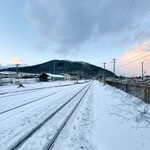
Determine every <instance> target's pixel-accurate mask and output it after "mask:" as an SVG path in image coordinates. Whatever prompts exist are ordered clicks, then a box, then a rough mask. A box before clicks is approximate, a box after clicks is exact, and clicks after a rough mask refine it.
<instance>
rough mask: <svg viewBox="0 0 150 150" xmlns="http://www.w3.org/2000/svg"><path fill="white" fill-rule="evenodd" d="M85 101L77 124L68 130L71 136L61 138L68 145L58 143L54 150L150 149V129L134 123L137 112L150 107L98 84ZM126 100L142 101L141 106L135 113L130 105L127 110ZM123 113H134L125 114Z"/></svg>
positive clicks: (118, 91)
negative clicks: (125, 111) (126, 111)
mask: <svg viewBox="0 0 150 150" xmlns="http://www.w3.org/2000/svg"><path fill="white" fill-rule="evenodd" d="M85 101H86V102H85V104H84V106H82V108H81V110H80V111H79V113H78V115H77V116H76V118H74V121H73V120H72V121H71V122H73V123H70V124H71V125H70V127H67V128H69V131H68V136H67V134H65V133H64V135H65V136H66V138H65V136H63V135H62V136H63V141H65V142H63V143H61V142H60V141H59V140H58V141H59V142H57V143H56V146H55V148H54V149H55V150H57V149H59V147H61V149H63V150H80V149H85V150H149V148H150V138H149V135H150V128H149V126H147V124H146V123H145V122H144V121H142V120H141V122H140V124H142V127H140V126H139V122H136V121H135V117H136V113H137V112H138V110H140V109H142V107H144V106H146V107H148V109H149V111H150V106H149V104H145V103H143V102H142V101H141V100H139V99H138V98H135V97H133V96H130V95H128V94H126V93H124V92H123V91H121V90H118V89H114V88H112V87H110V86H108V85H106V86H103V84H100V83H98V82H94V85H93V86H92V88H91V90H90V92H89V96H88V95H87V97H86V100H85ZM124 101H128V102H139V104H140V105H141V106H140V107H138V106H137V107H138V108H135V106H134V109H135V110H133V106H132V105H131V106H130V105H128V106H127V109H126V108H125V107H126V106H124V105H123V106H122V104H124V103H123V102H124ZM129 104H133V103H129ZM114 106H115V108H116V109H114ZM117 106H121V108H122V110H123V111H121V112H120V111H119V112H118V108H117ZM124 108H125V109H124ZM124 110H130V111H131V112H132V113H131V112H129V113H124ZM112 114H113V115H112ZM118 114H119V115H120V116H119V115H118ZM66 130H67V129H66ZM60 143H61V144H60ZM59 144H60V145H59Z"/></svg>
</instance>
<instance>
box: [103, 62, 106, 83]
mask: <svg viewBox="0 0 150 150" xmlns="http://www.w3.org/2000/svg"><path fill="white" fill-rule="evenodd" d="M103 65H104V68H103V83H104V85H105V84H106V77H105V65H106V63H105V62H104V63H103Z"/></svg>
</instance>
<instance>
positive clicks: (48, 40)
mask: <svg viewBox="0 0 150 150" xmlns="http://www.w3.org/2000/svg"><path fill="white" fill-rule="evenodd" d="M130 4H131V0H126V1H125V0H74V1H71V0H32V1H30V0H26V2H25V4H24V8H23V13H24V16H25V17H26V19H27V20H28V21H29V23H30V24H31V25H32V26H33V28H34V29H35V31H36V32H37V34H38V37H39V44H38V45H39V47H40V48H43V49H44V48H47V47H48V46H50V45H52V44H53V43H55V44H56V45H57V48H56V50H57V51H59V52H61V53H65V54H66V53H70V52H71V51H75V50H77V49H79V47H80V46H81V45H83V44H84V43H85V42H92V40H93V39H97V38H98V39H100V38H101V37H103V36H106V35H113V34H117V33H118V32H119V31H120V29H122V32H124V31H126V30H130V31H131V30H132V29H133V28H134V26H135V21H136V20H137V19H138V18H139V16H141V13H143V12H145V10H147V9H148V8H149V5H150V1H149V0H145V1H144V3H143V1H138V2H137V1H136V3H135V6H136V7H133V13H131V14H129V16H128V18H127V24H126V25H124V26H123V27H122V21H123V19H124V18H125V16H126V14H127V11H128V9H129V6H130Z"/></svg>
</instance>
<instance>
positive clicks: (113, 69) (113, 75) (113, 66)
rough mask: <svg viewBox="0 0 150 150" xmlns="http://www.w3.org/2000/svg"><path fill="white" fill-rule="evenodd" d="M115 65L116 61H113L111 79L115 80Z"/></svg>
mask: <svg viewBox="0 0 150 150" xmlns="http://www.w3.org/2000/svg"><path fill="white" fill-rule="evenodd" d="M115 64H116V59H115V58H114V59H113V78H115V67H116V66H115Z"/></svg>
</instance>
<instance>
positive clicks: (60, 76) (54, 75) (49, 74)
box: [45, 73, 64, 78]
mask: <svg viewBox="0 0 150 150" xmlns="http://www.w3.org/2000/svg"><path fill="white" fill-rule="evenodd" d="M45 74H47V75H48V76H49V77H54V78H64V76H63V75H59V74H51V73H45Z"/></svg>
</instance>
